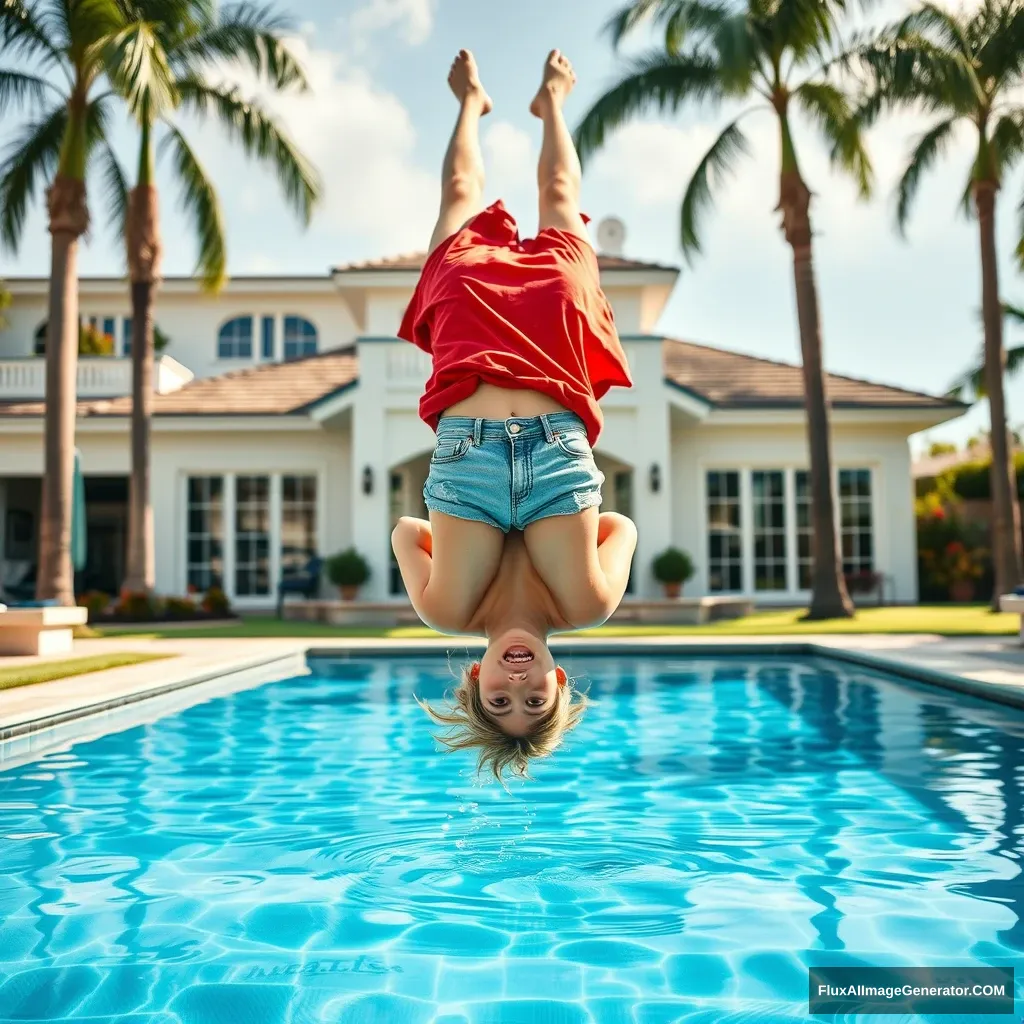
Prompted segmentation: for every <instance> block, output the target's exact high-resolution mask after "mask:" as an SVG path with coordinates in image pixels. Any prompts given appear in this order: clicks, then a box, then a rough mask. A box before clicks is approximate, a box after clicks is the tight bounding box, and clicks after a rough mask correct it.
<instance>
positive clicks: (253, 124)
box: [179, 78, 321, 224]
mask: <svg viewBox="0 0 1024 1024" xmlns="http://www.w3.org/2000/svg"><path fill="white" fill-rule="evenodd" d="M179 88H180V91H181V99H182V105H183V107H185V108H188V109H191V110H192V111H194V112H195V113H197V114H199V115H200V116H204V117H209V116H215V117H217V119H218V120H219V121H220V123H221V124H222V125H224V127H225V128H226V129H227V130H228V133H229V134H230V135H231V136H232V137H233V138H234V139H235V140H236V141H238V142H240V143H241V144H242V148H243V149H244V150H245V152H246V154H247V155H249V156H251V157H255V158H256V159H257V160H260V161H262V162H263V163H265V164H267V165H268V166H269V167H270V168H271V169H272V170H273V171H274V172H275V174H276V176H277V179H278V182H279V183H280V184H281V187H282V188H283V190H284V194H285V197H286V198H287V199H288V201H289V202H290V203H291V205H292V206H293V207H294V208H295V210H296V211H297V212H298V214H299V216H300V217H301V218H302V220H303V223H305V224H308V223H309V221H310V218H311V216H312V213H313V207H314V206H315V205H316V203H317V201H318V200H319V198H320V189H321V186H320V180H319V175H318V174H317V172H316V170H315V169H314V167H313V166H312V164H311V163H310V162H309V160H308V159H307V158H306V157H305V156H304V155H303V154H302V152H301V151H300V150H299V149H298V147H297V146H296V145H295V143H294V142H293V141H292V140H291V138H289V136H288V135H287V133H286V132H285V131H284V129H283V128H281V127H280V126H279V125H278V124H277V122H276V121H275V120H274V118H273V117H271V115H270V114H269V113H267V112H266V111H264V110H263V109H262V108H260V107H259V106H257V105H256V104H255V103H253V102H251V101H247V100H245V99H243V98H242V96H241V95H240V94H239V92H238V91H237V90H236V89H231V88H218V87H215V86H210V85H207V84H206V83H205V82H203V81H202V80H200V79H198V78H186V79H183V80H181V81H180V82H179Z"/></svg>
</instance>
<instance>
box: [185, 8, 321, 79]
mask: <svg viewBox="0 0 1024 1024" xmlns="http://www.w3.org/2000/svg"><path fill="white" fill-rule="evenodd" d="M290 29H291V22H290V21H289V20H288V19H287V18H285V17H283V16H282V15H280V14H278V13H276V12H275V11H274V10H273V9H272V8H270V7H257V6H255V5H253V4H247V3H246V4H237V5H234V6H231V7H228V8H225V10H224V11H223V12H222V13H221V15H220V17H219V18H218V19H217V20H216V22H214V23H213V24H212V25H210V26H208V27H207V28H206V29H205V30H204V31H202V32H200V33H198V34H196V35H195V36H193V37H192V38H188V39H183V40H181V42H180V43H179V44H178V45H177V46H176V47H175V48H174V59H175V61H177V62H180V63H181V64H182V65H183V71H185V72H188V71H192V72H195V71H196V70H197V68H198V67H199V66H200V65H204V64H209V63H211V62H213V61H218V60H223V61H241V62H245V63H247V64H249V66H250V67H252V69H253V70H254V71H255V72H256V74H257V75H259V76H260V77H265V78H267V79H268V80H269V81H270V82H271V83H272V84H273V85H274V86H275V87H276V88H278V89H286V88H291V87H296V88H299V89H305V88H306V87H307V85H308V83H307V80H306V72H305V69H304V68H303V66H302V62H301V60H300V59H299V57H298V56H297V55H296V53H295V51H294V48H293V47H291V46H290V45H289V44H288V41H287V39H286V38H285V36H286V33H287V32H288V31H289V30H290Z"/></svg>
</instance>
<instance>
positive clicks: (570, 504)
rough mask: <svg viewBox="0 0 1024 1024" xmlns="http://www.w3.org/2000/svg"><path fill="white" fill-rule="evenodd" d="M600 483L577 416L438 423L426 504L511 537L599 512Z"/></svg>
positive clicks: (444, 420) (459, 419)
mask: <svg viewBox="0 0 1024 1024" xmlns="http://www.w3.org/2000/svg"><path fill="white" fill-rule="evenodd" d="M603 483H604V474H603V473H602V472H601V471H600V470H599V469H598V468H597V464H596V463H595V462H594V453H593V451H592V450H591V448H590V442H589V441H588V440H587V431H586V429H585V427H584V424H583V421H582V420H581V419H580V418H579V416H577V415H576V414H575V413H571V412H556V413H548V414H547V415H546V416H533V417H528V418H523V419H507V420H485V419H474V418H472V417H470V416H442V417H441V420H440V422H439V423H438V425H437V442H436V444H435V445H434V454H433V455H432V456H431V458H430V472H429V473H428V474H427V482H426V484H424V486H423V500H424V501H425V502H426V506H427V508H428V509H430V510H432V511H434V512H443V513H445V515H449V516H454V517H455V518H457V519H472V520H473V521H475V522H478V523H488V524H489V525H491V526H496V527H497V528H498V529H499V530H501V531H502V532H503V533H508V532H509V530H513V529H514V530H525V529H526V527H527V526H529V525H530V523H533V522H536V521H537V520H538V519H545V518H547V517H548V516H566V515H572V514H574V513H576V512H582V511H583V510H584V509H587V508H591V507H593V506H594V505H600V504H601V485H602V484H603Z"/></svg>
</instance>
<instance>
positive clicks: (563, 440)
mask: <svg viewBox="0 0 1024 1024" xmlns="http://www.w3.org/2000/svg"><path fill="white" fill-rule="evenodd" d="M555 443H556V444H557V445H558V447H559V448H561V449H562V451H563V452H565V454H566V455H568V456H569V457H570V458H573V459H585V458H587V457H588V456H592V455H593V454H594V452H593V450H592V449H591V447H590V442H589V441H588V440H587V435H586V434H585V433H584V432H583V431H582V430H569V431H566V432H565V433H564V434H555Z"/></svg>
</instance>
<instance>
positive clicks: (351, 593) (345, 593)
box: [338, 583, 359, 601]
mask: <svg viewBox="0 0 1024 1024" xmlns="http://www.w3.org/2000/svg"><path fill="white" fill-rule="evenodd" d="M338 589H339V590H340V591H341V599H342V601H354V600H355V599H356V595H357V594H358V593H359V587H357V586H354V585H353V584H351V583H346V584H344V585H343V586H341V587H339V588H338Z"/></svg>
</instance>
